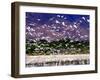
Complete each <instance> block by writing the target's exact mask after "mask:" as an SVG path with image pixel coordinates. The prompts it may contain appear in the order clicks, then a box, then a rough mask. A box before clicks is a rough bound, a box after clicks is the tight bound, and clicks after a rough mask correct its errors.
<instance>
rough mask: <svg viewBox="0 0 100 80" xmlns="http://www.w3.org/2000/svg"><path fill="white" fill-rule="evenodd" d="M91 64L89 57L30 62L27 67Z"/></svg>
mask: <svg viewBox="0 0 100 80" xmlns="http://www.w3.org/2000/svg"><path fill="white" fill-rule="evenodd" d="M86 64H90V60H89V59H81V60H66V61H48V62H38V63H36V62H35V63H28V64H26V67H43V66H64V65H86Z"/></svg>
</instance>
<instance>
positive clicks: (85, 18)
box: [26, 12, 89, 27]
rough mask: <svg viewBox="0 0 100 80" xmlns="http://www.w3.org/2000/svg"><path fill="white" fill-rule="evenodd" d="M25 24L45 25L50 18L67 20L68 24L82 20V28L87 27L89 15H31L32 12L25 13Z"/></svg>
mask: <svg viewBox="0 0 100 80" xmlns="http://www.w3.org/2000/svg"><path fill="white" fill-rule="evenodd" d="M26 17H27V19H26V23H27V24H29V23H32V22H39V24H46V23H47V22H48V21H49V20H50V18H52V17H61V18H64V19H65V20H69V21H70V22H72V23H73V22H76V21H77V20H79V19H82V18H83V20H82V21H83V22H82V23H81V25H82V26H83V27H89V22H88V20H89V15H77V14H76V15H73V14H53V13H33V12H26ZM39 19H41V20H40V21H39Z"/></svg>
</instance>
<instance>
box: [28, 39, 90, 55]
mask: <svg viewBox="0 0 100 80" xmlns="http://www.w3.org/2000/svg"><path fill="white" fill-rule="evenodd" d="M88 53H89V42H88V41H74V40H70V39H62V40H58V41H51V42H48V41H46V40H39V41H35V40H31V41H29V40H26V54H30V55H52V54H53V55H57V54H88Z"/></svg>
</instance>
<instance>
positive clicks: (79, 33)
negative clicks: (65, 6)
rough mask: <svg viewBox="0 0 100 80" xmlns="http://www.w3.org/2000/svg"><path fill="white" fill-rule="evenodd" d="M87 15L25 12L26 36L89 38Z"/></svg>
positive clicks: (33, 37) (34, 37)
mask: <svg viewBox="0 0 100 80" xmlns="http://www.w3.org/2000/svg"><path fill="white" fill-rule="evenodd" d="M89 20H90V16H89V15H79V14H57V13H33V12H26V36H27V38H31V39H38V38H40V39H41V38H43V39H47V40H50V39H52V40H55V39H58V38H59V39H60V38H64V37H67V38H71V39H77V38H78V40H89V27H90V25H89V23H90V21H89Z"/></svg>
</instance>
